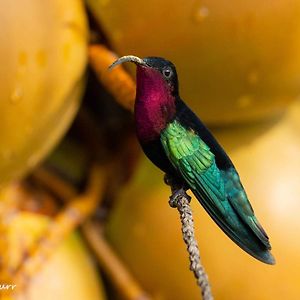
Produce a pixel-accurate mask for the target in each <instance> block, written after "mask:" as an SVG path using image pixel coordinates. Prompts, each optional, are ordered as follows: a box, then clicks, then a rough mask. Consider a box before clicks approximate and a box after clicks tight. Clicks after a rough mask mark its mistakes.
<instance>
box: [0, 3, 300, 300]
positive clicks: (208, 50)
mask: <svg viewBox="0 0 300 300" xmlns="http://www.w3.org/2000/svg"><path fill="white" fill-rule="evenodd" d="M2 5H3V9H1V11H0V16H1V20H2V21H1V22H2V25H1V29H0V43H1V47H0V59H1V68H0V79H1V80H0V95H1V98H0V114H1V122H0V195H1V202H0V215H1V222H0V223H1V226H0V231H1V236H2V237H1V239H0V249H1V251H0V252H1V253H2V254H1V260H0V262H1V264H0V271H1V272H0V273H1V280H0V284H8V283H12V284H13V283H15V284H16V285H17V286H16V290H17V291H18V288H19V287H20V286H21V285H20V284H19V282H21V281H19V280H20V279H19V277H17V275H15V274H19V273H18V272H17V270H19V269H21V270H23V269H22V266H23V264H24V263H25V264H26V259H25V258H24V257H27V256H28V257H31V256H33V255H34V251H33V252H32V253H33V254H32V253H31V252H30V251H28V248H31V247H33V248H34V247H35V246H34V245H36V243H41V241H42V243H43V239H41V236H42V237H43V236H44V240H46V241H47V239H48V238H49V235H47V234H46V233H47V232H48V231H49V230H48V229H49V226H50V227H51V226H52V227H55V226H57V228H62V230H57V232H56V235H57V236H60V240H61V241H60V242H59V243H57V246H55V247H52V246H51V245H52V244H51V243H50V244H49V245H50V246H49V249H51V251H49V252H51V253H49V255H48V254H47V256H45V258H44V259H43V261H42V263H41V266H40V267H39V268H37V269H36V270H35V271H34V272H33V271H32V273H30V272H29V273H30V277H28V278H27V277H26V276H29V275H28V274H29V273H28V272H27V273H26V274H25V273H24V274H25V275H26V276H25V275H24V276H25V277H26V278H27V279H26V280H23V281H24V282H26V284H24V285H25V286H26V289H24V290H23V288H22V290H21V289H19V291H18V292H17V294H14V293H10V291H8V290H5V291H4V292H3V291H1V290H0V293H1V299H2V298H3V299H29V300H36V299H41V298H43V299H45V300H46V299H57V300H60V299H63V300H68V299H72V300H73V299H76V300H77V299H90V300H98V299H99V300H104V299H120V300H123V299H137V298H134V297H135V296H136V294H134V293H133V294H134V295H135V296H134V295H133V294H131V293H130V292H126V288H127V289H128V290H130V287H129V286H128V285H126V284H125V287H123V288H122V287H121V288H120V286H122V285H121V284H120V282H123V283H124V282H125V283H126V280H125V281H124V279H120V278H119V279H118V276H117V275H112V274H121V273H122V272H121V271H120V270H121V269H120V266H119V265H115V264H110V262H111V260H110V259H109V257H108V256H107V255H108V254H107V252H105V253H102V256H101V257H102V259H100V260H99V258H98V259H97V255H96V254H95V251H93V249H92V248H93V247H91V245H90V240H89V239H87V236H88V235H87V227H84V224H85V222H86V220H87V217H91V216H92V219H93V220H95V221H96V223H97V224H98V223H100V225H99V224H98V225H99V226H98V225H97V226H98V227H99V228H100V227H101V230H100V231H101V232H100V233H99V236H100V235H101V236H102V237H103V239H104V240H105V242H106V243H107V244H108V245H109V247H111V251H112V252H113V253H114V255H115V256H116V257H117V258H118V260H119V261H120V262H121V264H122V266H123V268H124V269H125V270H126V271H127V272H128V273H129V274H130V276H132V278H134V280H135V281H136V283H137V285H138V286H139V288H140V290H141V291H144V292H145V293H146V294H147V295H148V298H149V299H155V300H177V299H178V300H180V299H200V292H199V289H198V287H197V286H196V284H195V280H194V278H193V275H192V273H191V272H190V271H189V269H188V266H189V265H188V264H189V262H188V256H187V252H186V249H185V245H184V243H183V241H182V237H181V231H180V221H179V216H178V213H177V211H176V210H174V209H171V208H170V207H169V205H168V198H169V195H170V191H169V188H168V187H167V186H166V185H164V183H163V174H162V173H161V172H160V171H159V170H157V169H156V168H155V167H154V166H153V165H152V164H151V163H150V162H149V161H148V160H147V159H146V158H145V156H144V155H143V154H142V153H141V150H140V148H139V146H138V144H137V141H136V139H135V135H134V124H133V121H132V114H131V113H130V111H128V110H126V109H124V105H123V107H122V105H120V104H118V103H117V102H119V103H120V102H121V104H122V99H123V98H122V95H123V94H122V93H121V90H122V86H125V88H126V87H127V89H129V87H128V86H130V87H131V90H130V91H132V87H134V85H133V83H131V85H130V84H129V83H130V82H131V81H130V79H128V78H130V77H129V76H131V77H132V78H133V80H134V79H135V78H134V75H135V74H134V68H132V69H130V68H129V66H126V73H124V74H127V73H128V74H129V76H128V75H127V76H128V78H127V77H126V80H127V81H126V80H125V79H124V80H123V81H120V82H119V85H117V87H114V84H115V83H114V81H116V82H117V81H118V79H120V77H118V76H117V77H113V78H110V77H109V76H111V75H109V73H108V72H107V71H106V68H107V65H108V64H107V56H109V55H111V57H110V59H112V60H113V59H114V58H116V57H117V56H121V55H127V54H134V55H137V56H141V57H144V56H162V57H165V58H167V59H169V60H171V61H172V62H174V64H175V65H176V67H177V71H178V74H179V80H180V91H181V96H182V98H183V99H184V100H185V101H186V103H188V104H189V106H190V107H191V108H192V109H193V110H194V111H196V112H197V114H198V115H199V117H200V118H201V119H202V120H203V121H204V122H205V123H206V124H207V125H208V126H209V128H210V129H211V130H212V131H213V133H214V134H215V136H216V137H217V139H218V140H219V142H220V143H221V145H222V146H223V147H224V148H225V150H226V151H227V152H228V154H229V156H230V157H231V159H232V161H233V162H234V163H235V165H236V167H237V169H238V171H239V174H240V177H241V179H242V182H243V184H244V187H245V189H246V191H247V193H248V196H249V199H250V201H251V203H252V205H253V207H254V210H255V212H256V215H257V216H258V218H259V220H260V221H261V223H262V225H263V226H264V228H265V229H266V231H267V232H268V234H269V236H270V240H271V244H272V247H273V250H272V253H273V254H274V256H275V258H276V261H277V263H276V265H275V266H268V265H264V264H262V263H260V262H258V261H256V260H254V259H253V258H252V257H250V256H249V255H247V254H246V253H244V252H243V251H242V250H240V249H239V248H238V247H237V246H236V245H235V244H233V243H232V242H231V241H230V240H229V239H228V238H227V237H226V236H225V235H224V234H223V233H222V232H221V230H220V229H219V228H217V226H216V225H215V224H214V223H213V221H212V220H211V219H210V218H209V217H208V215H207V214H206V213H205V212H204V210H203V209H202V207H201V206H200V205H199V203H198V202H197V200H195V199H193V200H192V209H193V212H194V219H195V227H196V236H197V239H198V242H199V248H200V252H201V258H202V262H203V263H204V265H205V268H206V271H207V273H208V276H209V279H210V282H211V285H212V290H213V294H214V296H215V299H220V300H232V299H234V300H235V299H241V300H248V299H249V300H250V299H255V300H274V299H282V298H283V297H284V298H285V299H288V300H297V299H299V294H300V271H299V270H300V239H299V238H298V233H299V232H300V218H299V213H300V100H299V95H300V2H299V1H297V0H276V1H269V0H262V1H257V0H252V1H250V0H245V1H237V0H235V1H233V2H230V3H228V1H222V0H203V1H198V0H186V1H181V0H178V1H170V0H165V1H158V0H148V1H136V0H128V1H121V0H86V1H85V2H84V1H80V0H67V1H63V2H62V1H57V0H55V1H43V2H40V1H38V0H24V1H21V2H20V1H11V0H10V1H8V0H3V3H2ZM98 46H100V47H104V48H102V49H106V50H104V52H101V51H100V52H98V54H97V62H98V63H96V64H95V61H93V58H94V57H92V56H91V47H98ZM110 51H113V52H114V53H115V56H113V55H112V54H111V52H110ZM102 62H103V63H102ZM99 70H100V71H99ZM101 70H102V71H101ZM117 72H118V71H117ZM119 72H121V71H119ZM122 72H123V71H122ZM124 74H123V75H124ZM128 80H129V81H128ZM128 82H129V83H128ZM116 94H117V95H118V94H120V97H119V98H118V97H116ZM125 94H126V93H125ZM129 97H130V93H129ZM116 98H118V99H117V102H116V101H115V100H116ZM120 99H121V100H120ZM124 101H125V100H124ZM125 106H126V105H125ZM72 122H73V123H72ZM95 162H96V163H97V164H99V165H101V166H103V165H105V166H106V165H109V166H111V165H113V166H114V167H113V168H112V169H111V168H110V169H109V170H110V171H107V173H109V174H108V175H107V177H105V180H104V179H103V178H102V179H103V180H100V181H99V184H98V185H99V186H101V185H102V184H105V196H103V198H104V200H103V201H102V202H101V205H100V204H99V205H97V206H95V208H94V209H93V211H92V212H91V213H90V214H89V216H87V215H86V216H85V217H86V218H83V219H80V221H78V223H76V226H75V225H74V226H69V227H68V225H67V224H69V223H63V224H62V223H58V222H56V221H57V219H56V218H55V216H57V214H59V212H60V211H62V210H63V209H64V207H65V205H66V204H65V203H64V202H63V201H62V199H63V198H65V196H63V195H62V194H60V193H59V192H57V191H61V192H62V191H65V189H61V190H60V189H58V190H55V191H56V192H55V193H54V192H53V190H51V189H50V188H49V186H52V185H51V184H52V183H53V180H52V179H53V177H54V178H56V179H59V180H60V181H63V182H67V183H68V186H71V187H72V188H74V190H76V193H78V194H80V193H82V192H83V191H84V190H85V186H86V185H88V184H87V182H88V179H87V178H88V174H89V170H90V169H91V166H92V165H93V164H94V163H95ZM41 170H44V171H45V170H46V171H47V172H48V173H47V172H46V173H47V174H48V175H49V174H51V175H52V177H51V178H52V179H51V180H50V179H49V177H47V178H46V179H45V177H42V178H43V180H42V181H41V176H40V174H41ZM43 174H44V173H43ZM71 194H72V193H71ZM71 194H70V195H71ZM73 196H74V195H73V194H72V197H73ZM72 197H71V198H72ZM72 199H73V198H72ZM74 218H75V219H76V215H75V217H74ZM55 220H56V221H55ZM55 222H56V223H55ZM53 224H54V225H55V226H54V225H53ZM60 226H61V227H60ZM97 226H96V225H95V227H97ZM47 228H48V229H47ZM65 228H69V230H65ZM46 229H47V230H48V231H47V230H46ZM63 230H64V232H65V234H61V232H62V231H63ZM298 230H299V231H298ZM54 232H55V231H54ZM48 233H49V232H48ZM52 233H53V232H52ZM56 235H55V234H52V235H51V239H54V238H55V236H56ZM53 237H54V238H53ZM32 245H33V246H32ZM47 247H48V246H45V248H46V249H47ZM100 248H101V247H100ZM101 249H102V248H101ZM36 252H38V251H36ZM109 253H110V252H109ZM103 261H104V262H105V261H106V262H107V264H109V267H107V266H106V265H105V263H103ZM107 270H109V271H107ZM14 272H15V273H14ZM22 274H23V273H22V272H21V275H22ZM122 274H123V273H122ZM21 277H22V276H21ZM121 277H122V276H121ZM122 280H123V281H122ZM23 281H22V282H23ZM16 282H17V283H16ZM126 286H127V287H126ZM25 290H26V291H25ZM124 290H125V292H124ZM148 298H147V299H148ZM145 299H146V298H145Z"/></svg>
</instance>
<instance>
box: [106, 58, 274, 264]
mask: <svg viewBox="0 0 300 300" xmlns="http://www.w3.org/2000/svg"><path fill="white" fill-rule="evenodd" d="M125 62H132V63H135V64H136V66H137V68H136V101H135V105H134V119H135V127H136V134H137V138H138V141H139V143H140V145H141V147H142V149H143V151H144V153H145V154H146V156H147V157H148V158H149V159H150V160H151V161H152V163H153V164H154V165H156V166H157V167H158V168H160V169H161V170H162V171H163V172H165V173H166V174H167V176H168V177H170V178H172V180H174V181H175V182H176V185H180V186H182V188H183V189H184V190H188V189H189V190H191V191H192V193H193V194H194V195H195V197H196V198H197V199H198V201H199V202H200V204H201V205H202V206H203V207H204V209H205V210H206V211H207V213H208V214H209V215H210V217H211V218H212V219H213V220H214V221H215V223H216V224H217V225H218V226H219V227H220V228H221V229H222V230H223V232H224V233H225V234H226V235H227V236H228V237H229V238H230V239H231V240H232V241H234V242H235V243H236V244H237V245H238V246H239V247H241V248H242V249H243V250H244V251H246V252H247V253H248V254H250V255H252V256H253V257H254V258H256V259H258V260H260V261H262V262H264V263H266V264H275V259H274V257H273V256H272V254H271V252H270V250H271V245H270V242H269V237H268V235H267V234H266V232H265V230H264V229H263V227H262V226H261V225H260V223H259V221H258V220H257V218H256V216H255V214H254V211H253V208H252V206H251V204H250V202H249V200H248V197H247V195H246V192H245V190H244V187H243V185H242V183H241V181H240V177H239V174H238V172H237V171H236V169H235V167H234V165H233V163H232V161H231V160H230V158H229V157H228V155H227V154H226V152H225V151H224V150H223V148H222V147H221V146H220V144H219V143H218V142H217V140H216V139H215V138H214V136H213V135H212V133H211V132H210V131H209V130H208V128H207V127H206V126H205V125H204V124H203V123H202V122H201V121H200V119H199V118H198V117H197V116H196V114H195V113H194V112H193V111H192V110H191V109H190V108H189V107H188V106H187V105H186V104H185V102H184V101H183V100H182V99H181V98H180V96H179V88H178V76H177V72H176V68H175V66H174V64H173V63H172V62H170V61H168V60H166V59H164V58H160V57H146V58H143V59H141V58H139V57H137V56H133V55H127V56H123V57H121V58H119V59H117V60H116V61H115V62H114V63H113V64H112V65H111V66H110V68H113V67H115V66H116V65H119V64H122V63H125Z"/></svg>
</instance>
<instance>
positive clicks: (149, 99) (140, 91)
mask: <svg viewBox="0 0 300 300" xmlns="http://www.w3.org/2000/svg"><path fill="white" fill-rule="evenodd" d="M136 77H137V91H136V102H135V109H134V113H135V122H136V131H137V136H138V139H139V140H140V142H142V143H147V142H150V141H153V140H155V139H156V138H158V137H159V135H160V132H161V131H162V130H163V129H165V128H166V125H167V124H168V122H170V121H171V120H172V119H173V118H174V116H175V113H176V106H175V97H174V96H172V88H171V87H170V86H169V84H168V83H167V82H166V81H165V80H164V78H163V77H162V74H161V73H160V72H159V71H158V70H156V69H153V68H145V67H142V66H138V67H137V75H136Z"/></svg>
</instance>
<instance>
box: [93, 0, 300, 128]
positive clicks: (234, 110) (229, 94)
mask: <svg viewBox="0 0 300 300" xmlns="http://www.w3.org/2000/svg"><path fill="white" fill-rule="evenodd" d="M87 2H88V5H89V7H90V8H91V10H92V12H93V14H94V15H95V16H96V18H98V20H99V23H100V24H101V25H102V26H103V28H104V30H105V32H106V35H107V37H108V38H109V40H110V42H111V44H112V45H113V47H114V49H115V50H116V51H117V52H118V53H119V54H120V55H128V54H134V55H138V56H141V57H144V56H162V57H165V58H167V59H170V60H171V61H173V62H174V63H175V64H176V66H177V69H178V73H179V76H180V89H181V95H182V97H183V99H185V100H186V101H187V102H188V103H189V104H191V106H192V107H193V109H195V110H196V112H197V113H199V114H200V115H201V116H202V117H203V119H204V120H205V121H207V122H210V123H214V124H216V123H221V122H225V123H231V122H241V121H246V120H247V121H249V120H253V119H258V118H265V117H267V116H271V115H274V114H276V113H278V112H280V111H282V110H283V109H284V107H286V105H287V103H289V102H290V101H292V100H293V99H294V98H295V97H296V96H297V95H298V94H299V92H300V88H299V80H300V76H299V69H300V6H299V1H298V0H290V1H285V0H277V1H276V3H274V2H273V1H267V0H263V1H261V0H253V1H250V0H247V1H236V0H235V1H231V2H230V5H228V2H227V1H214V0H205V1H202V0H180V1H176V2H174V1H172V0H166V1H160V0H147V1H140V0H128V1H123V0H115V1H110V0H87Z"/></svg>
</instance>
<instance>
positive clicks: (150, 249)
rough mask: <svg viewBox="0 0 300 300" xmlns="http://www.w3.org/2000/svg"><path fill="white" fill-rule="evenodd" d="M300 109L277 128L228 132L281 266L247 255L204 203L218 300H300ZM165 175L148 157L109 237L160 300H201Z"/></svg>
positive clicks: (205, 237) (205, 245) (203, 248)
mask: <svg viewBox="0 0 300 300" xmlns="http://www.w3.org/2000/svg"><path fill="white" fill-rule="evenodd" d="M299 132H300V102H296V103H295V104H293V105H292V106H291V107H290V108H289V110H288V112H287V114H286V115H285V116H284V117H283V118H281V119H280V120H277V122H273V123H272V124H265V125H263V124H256V125H252V126H244V127H240V128H227V129H223V130H220V131H218V132H216V135H217V138H218V139H219V140H220V142H221V143H222V144H223V146H224V148H225V149H226V150H227V151H228V154H229V155H230V157H231V158H232V160H233V162H234V163H235V165H236V167H237V169H238V171H239V173H240V176H241V179H242V182H243V184H244V186H245V188H246V191H247V193H248V196H249V199H250V201H251V203H252V205H253V208H254V210H255V212H256V215H257V216H258V218H259V220H260V222H261V223H262V225H263V226H264V228H265V229H266V231H267V233H268V234H269V236H270V240H271V244H272V247H273V251H272V252H273V254H274V256H275V258H276V261H277V264H276V265H275V266H269V265H265V264H263V263H261V262H258V261H256V260H255V259H254V258H252V257H251V256H249V255H248V254H246V253H245V252H243V251H242V250H241V249H240V248H238V247H237V246H236V245H235V244H234V243H233V242H232V241H231V240H229V239H228V238H227V237H226V236H225V235H224V233H223V232H222V231H221V230H220V229H219V228H218V227H217V226H216V225H215V224H214V222H213V221H212V220H211V219H210V217H209V216H208V215H207V213H206V212H205V211H204V209H203V208H202V207H201V205H200V204H199V203H198V201H197V200H196V199H194V198H193V199H192V209H193V211H194V219H195V226H196V235H197V239H198V242H199V245H200V253H201V257H202V262H203V264H204V266H205V268H206V270H207V273H208V275H209V279H210V282H211V284H212V290H213V293H214V295H215V298H216V299H243V300H251V299H255V300H277V299H282V298H283V297H285V298H286V299H298V298H299V293H300V285H299V282H300V273H299V268H300V257H299V253H300V240H299V239H298V238H297V232H298V229H299V230H300V221H299V211H300V201H299V197H300V185H299V181H300V176H299V170H300V156H299V153H300V139H299ZM169 195H170V191H169V188H168V187H166V186H165V185H164V184H163V177H162V173H161V172H160V171H158V170H156V168H155V167H154V166H153V165H152V164H151V163H150V162H148V161H147V159H146V158H145V157H144V159H143V162H142V164H141V165H140V168H139V170H138V172H137V174H136V175H135V177H134V180H133V182H132V183H131V185H130V186H129V187H128V188H127V189H126V190H125V192H124V194H123V196H122V198H121V199H120V201H119V202H118V203H117V204H116V207H115V209H114V211H113V214H112V217H111V220H110V223H109V224H108V227H107V235H108V238H109V240H110V241H111V243H112V244H113V246H114V247H115V249H116V251H117V252H118V253H119V255H120V256H121V257H122V258H123V259H124V261H125V262H126V263H127V264H128V266H129V268H130V270H131V271H132V272H133V274H134V275H135V276H136V277H137V278H138V279H139V280H140V283H141V284H142V285H143V286H144V288H145V289H146V290H147V291H148V292H149V293H152V294H153V295H154V296H155V297H154V299H159V300H162V299H163V300H174V299H200V298H199V297H200V296H199V289H198V287H197V286H196V283H195V279H194V278H193V275H192V273H191V272H190V271H189V269H188V268H189V262H188V257H187V252H186V249H185V244H184V242H183V241H182V237H181V231H180V220H179V216H178V212H177V211H176V209H172V208H170V207H169V205H168V197H169Z"/></svg>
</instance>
